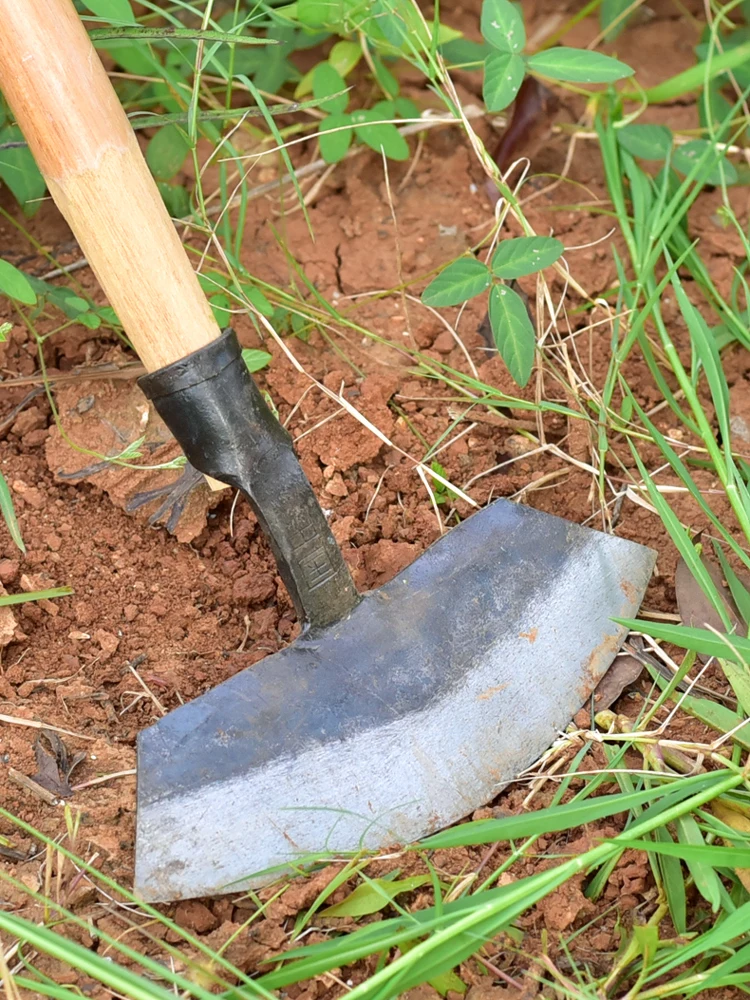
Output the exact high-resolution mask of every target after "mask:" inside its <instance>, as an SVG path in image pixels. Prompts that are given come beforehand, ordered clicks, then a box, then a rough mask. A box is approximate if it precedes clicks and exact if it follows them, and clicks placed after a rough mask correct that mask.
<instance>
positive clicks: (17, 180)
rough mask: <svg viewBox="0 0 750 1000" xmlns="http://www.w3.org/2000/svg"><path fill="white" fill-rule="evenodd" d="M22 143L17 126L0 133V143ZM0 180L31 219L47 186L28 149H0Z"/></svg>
mask: <svg viewBox="0 0 750 1000" xmlns="http://www.w3.org/2000/svg"><path fill="white" fill-rule="evenodd" d="M23 141H24V139H23V135H22V134H21V130H20V128H18V126H17V125H11V126H9V127H7V128H4V129H3V130H2V133H0V142H3V143H7V142H23ZM0 180H2V182H3V184H7V186H8V187H9V188H10V190H11V192H12V194H13V197H14V198H15V199H16V201H17V202H18V204H19V205H20V206H21V208H22V209H23V214H24V215H25V216H27V218H31V216H33V215H35V214H36V212H38V211H39V207H40V205H41V201H40V199H41V198H42V197H43V196H44V192H45V191H46V190H47V184H46V181H45V180H44V178H43V177H42V175H41V174H40V172H39V168H38V167H37V165H36V162H35V160H34V157H33V156H32V155H31V152H30V151H29V149H28V147H26V146H20V147H17V148H16V149H0Z"/></svg>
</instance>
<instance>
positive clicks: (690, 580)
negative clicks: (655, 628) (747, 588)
mask: <svg viewBox="0 0 750 1000" xmlns="http://www.w3.org/2000/svg"><path fill="white" fill-rule="evenodd" d="M701 562H702V563H703V565H704V567H705V568H706V570H707V571H708V573H709V575H710V577H711V579H712V580H713V582H714V584H715V585H716V589H717V591H718V592H719V594H720V595H721V597H722V598H723V600H724V605H725V607H726V609H727V615H728V616H729V621H730V623H731V624H732V626H733V628H734V630H735V631H736V632H738V633H739V634H740V635H742V634H744V629H743V626H742V619H741V617H740V613H739V611H738V610H737V605H736V604H735V603H734V600H733V598H732V595H731V593H730V591H729V588H728V587H727V585H726V582H725V581H724V575H723V573H722V571H721V568H720V567H719V566H718V565H717V564H716V563H714V562H711V560H709V559H706V557H705V556H701ZM674 589H675V594H676V597H677V608H678V610H679V612H680V617H681V618H682V623H683V625H688V626H690V627H691V628H712V629H716V631H717V632H721V633H722V634H724V633H725V632H726V630H727V629H726V626H725V625H724V623H723V622H722V620H721V618H720V617H719V614H718V612H717V611H716V610H715V608H714V606H713V605H712V604H711V602H710V601H709V599H708V598H707V597H706V595H705V594H704V593H703V591H702V589H701V587H700V584H699V583H698V581H697V580H696V579H695V577H694V576H693V574H692V573H691V572H690V569H689V567H688V565H687V563H686V562H685V560H684V559H683V558H682V556H680V558H679V560H678V561H677V568H676V570H675V574H674ZM698 656H699V658H700V660H701V662H703V663H705V662H706V660H707V659H708V657H706V656H705V655H704V654H701V653H699V654H698Z"/></svg>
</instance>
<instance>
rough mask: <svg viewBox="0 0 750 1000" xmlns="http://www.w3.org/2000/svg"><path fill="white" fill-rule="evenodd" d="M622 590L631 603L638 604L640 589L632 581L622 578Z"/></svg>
mask: <svg viewBox="0 0 750 1000" xmlns="http://www.w3.org/2000/svg"><path fill="white" fill-rule="evenodd" d="M620 590H621V591H622V592H623V594H624V595H625V596H626V597H627V599H628V600H629V601H630V603H631V604H636V603H637V602H638V591H637V590H636V588H635V587H634V586H633V584H632V583H631V582H630V580H622V581H621V582H620Z"/></svg>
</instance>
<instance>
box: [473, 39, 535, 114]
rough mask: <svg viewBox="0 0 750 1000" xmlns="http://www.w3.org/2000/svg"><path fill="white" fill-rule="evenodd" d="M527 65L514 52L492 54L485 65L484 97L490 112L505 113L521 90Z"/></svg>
mask: <svg viewBox="0 0 750 1000" xmlns="http://www.w3.org/2000/svg"><path fill="white" fill-rule="evenodd" d="M525 73H526V63H525V62H524V60H523V58H522V56H517V55H514V54H513V53H512V52H491V53H490V54H489V55H488V56H487V59H486V60H485V63H484V84H483V86H482V95H483V97H484V103H485V105H486V107H487V110H488V111H503V110H504V109H505V108H507V107H508V105H509V104H511V103H512V102H513V101H514V100H515V97H516V94H517V93H518V91H519V90H520V89H521V84H522V83H523V78H524V74H525Z"/></svg>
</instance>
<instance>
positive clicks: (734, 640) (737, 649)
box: [612, 618, 750, 664]
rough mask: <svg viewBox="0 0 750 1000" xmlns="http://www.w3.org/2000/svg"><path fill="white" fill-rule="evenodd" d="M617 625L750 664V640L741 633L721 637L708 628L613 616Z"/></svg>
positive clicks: (706, 653) (695, 650) (711, 654)
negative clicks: (740, 634)
mask: <svg viewBox="0 0 750 1000" xmlns="http://www.w3.org/2000/svg"><path fill="white" fill-rule="evenodd" d="M612 621H614V622H617V623H618V625H625V626H626V627H627V628H629V629H635V630H636V631H638V632H644V633H645V634H646V635H650V636H652V637H653V638H654V639H663V640H664V641H665V642H673V643H674V644H675V646H680V647H682V649H692V650H693V651H694V652H696V653H703V654H704V655H706V656H716V657H718V658H719V659H724V660H731V661H732V662H733V663H745V664H750V639H743V638H742V637H741V636H739V635H727V636H720V635H716V634H715V633H714V632H709V631H708V629H703V628H690V627H688V626H687V625H666V624H663V623H662V622H650V621H643V622H642V621H638V620H637V619H632V618H613V619H612Z"/></svg>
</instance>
